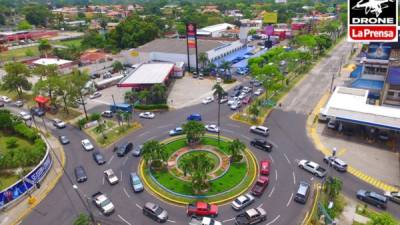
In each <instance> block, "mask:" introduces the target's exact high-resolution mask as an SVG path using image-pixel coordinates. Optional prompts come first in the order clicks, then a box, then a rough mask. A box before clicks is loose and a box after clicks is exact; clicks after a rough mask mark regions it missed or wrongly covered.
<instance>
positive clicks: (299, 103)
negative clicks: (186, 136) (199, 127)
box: [22, 44, 400, 225]
mask: <svg viewBox="0 0 400 225" xmlns="http://www.w3.org/2000/svg"><path fill="white" fill-rule="evenodd" d="M346 49H349V45H348V44H343V45H340V46H339V47H338V49H336V51H334V52H333V53H332V55H333V59H328V60H327V61H326V62H323V63H322V64H321V65H320V66H319V67H317V68H316V70H315V71H313V72H312V73H311V75H310V76H309V77H307V78H306V79H305V80H304V81H303V82H302V83H301V84H300V85H299V86H298V87H297V88H296V89H295V90H294V92H293V93H291V94H289V95H288V96H287V98H286V100H285V101H284V102H283V108H282V109H283V110H282V109H276V110H274V111H273V112H272V113H271V115H270V116H269V118H268V119H267V121H266V125H267V126H269V127H270V130H271V135H270V137H269V139H270V141H271V142H272V143H273V145H274V151H273V152H272V153H270V154H268V153H265V152H262V151H259V150H257V149H253V148H251V150H252V151H253V152H254V154H255V155H256V157H257V159H258V160H261V159H264V158H270V159H271V160H272V174H271V175H270V179H271V183H270V185H269V186H268V189H267V191H266V193H264V195H263V196H262V197H261V198H260V199H258V200H257V201H256V202H255V203H254V204H253V206H254V207H256V206H259V205H262V207H263V208H265V209H266V211H267V213H268V219H267V222H266V224H267V225H272V224H278V225H292V224H293V225H294V224H299V223H300V222H301V220H302V218H303V215H304V212H305V211H306V210H307V207H304V206H302V205H299V204H297V203H294V202H293V199H292V198H293V193H294V192H295V190H296V186H297V183H298V182H299V181H300V180H305V181H309V182H319V181H320V180H319V179H318V178H314V177H312V176H311V175H310V174H308V173H306V172H304V171H302V170H299V169H298V168H297V166H296V164H297V161H298V160H300V159H310V160H314V161H316V162H319V163H321V164H322V160H321V159H322V154H321V153H319V152H318V151H317V150H316V149H315V148H314V146H313V144H312V143H311V142H310V140H309V138H308V137H307V134H306V130H305V124H306V118H307V113H308V112H309V111H310V110H311V109H312V107H313V106H314V105H315V103H316V102H317V100H318V99H319V96H320V95H321V94H322V93H323V91H324V90H326V88H327V86H329V85H326V84H324V85H322V84H321V85H318V84H319V83H324V82H326V81H327V80H329V79H328V78H329V74H324V71H327V70H330V69H332V68H335V67H338V64H339V60H337V59H338V58H340V56H338V55H341V54H343V53H344V52H345V51H346ZM335 59H336V61H335ZM335 63H336V64H337V65H336V66H335V65H334V64H335ZM318 70H319V71H321V73H317V72H318ZM316 76H318V77H317V78H316ZM320 80H322V82H320ZM102 109H104V107H99V108H97V109H96V110H102ZM191 112H198V113H201V114H202V115H203V120H204V121H205V122H206V123H208V122H215V121H216V119H217V118H216V117H217V104H216V103H212V104H209V105H205V106H204V105H195V106H192V107H187V108H183V109H180V110H175V111H171V112H165V113H160V114H157V115H156V118H155V119H154V120H141V122H142V123H143V128H142V129H140V130H138V131H136V132H134V133H132V134H130V135H128V136H127V137H125V138H124V139H123V140H121V141H120V142H125V141H132V142H133V143H134V144H135V145H137V144H141V143H143V142H144V141H146V140H150V139H158V140H162V139H164V138H166V137H167V131H168V130H169V129H172V128H174V127H176V126H178V125H180V124H182V123H183V122H184V121H185V118H186V116H187V115H188V114H189V113H191ZM230 114H231V110H230V109H228V108H227V107H226V106H224V107H222V113H221V115H223V117H222V119H221V124H222V126H221V129H222V135H224V136H228V137H232V138H236V137H237V138H240V139H241V140H242V141H243V142H246V143H248V142H249V141H250V140H251V139H252V138H253V137H254V136H255V135H253V134H250V133H249V131H248V126H246V125H243V124H239V123H236V122H234V121H231V120H230V119H229V118H228V116H229V115H230ZM135 119H137V118H135ZM53 133H54V134H55V135H59V134H63V135H67V136H68V137H69V138H70V139H71V140H73V141H72V142H71V144H69V145H67V146H66V147H65V152H66V157H67V158H66V160H67V167H66V171H67V173H68V174H69V175H70V176H71V177H73V169H74V167H75V166H78V165H84V166H85V168H86V171H87V173H88V177H89V180H88V181H87V182H85V183H83V184H79V190H80V192H81V193H82V194H83V195H84V196H85V197H87V196H90V195H91V194H93V193H94V192H96V191H99V190H100V191H103V192H105V193H106V194H107V195H108V196H109V197H110V198H111V199H112V201H113V202H114V204H115V205H116V212H115V213H114V214H113V215H112V216H110V217H103V216H101V215H100V214H99V212H98V210H97V209H95V208H94V207H93V205H92V204H91V203H89V206H90V207H91V210H92V211H93V212H95V215H96V219H97V220H99V221H100V222H101V224H112V225H116V224H126V225H141V224H154V222H153V221H151V220H149V219H148V218H146V217H143V216H142V213H141V209H140V207H141V206H142V205H143V204H144V203H145V202H146V201H153V202H156V203H158V204H160V205H161V206H162V207H164V208H166V209H167V210H168V213H169V217H170V221H169V222H168V224H187V221H188V218H187V217H186V215H185V210H184V209H183V208H181V207H178V206H174V205H168V204H167V203H165V202H163V201H161V200H159V199H157V198H155V197H154V196H152V195H151V194H150V193H148V192H143V193H140V194H134V193H133V192H132V189H131V188H130V185H129V182H128V174H129V172H131V171H136V170H137V166H138V158H134V157H131V156H128V157H127V156H126V157H124V158H118V157H116V156H114V154H113V152H112V151H111V149H100V151H102V152H103V153H104V154H105V156H106V158H107V159H108V162H107V163H106V164H105V165H103V166H97V165H96V164H95V162H94V161H93V159H92V156H91V153H88V152H85V151H84V150H83V149H82V147H81V146H80V143H79V141H80V140H81V139H83V138H86V135H84V133H82V132H80V131H79V130H78V129H76V128H73V127H71V126H69V127H67V128H65V129H62V130H53ZM107 168H112V169H113V170H114V171H115V172H116V173H117V174H118V176H120V179H121V182H120V183H119V184H117V185H116V186H114V187H111V186H110V185H108V184H107V183H106V182H104V180H103V173H102V172H103V171H104V170H105V169H107ZM332 173H333V174H334V175H337V176H340V177H341V178H342V179H343V181H344V192H345V193H346V194H347V195H349V196H354V193H355V191H356V190H357V189H358V188H361V187H363V188H366V189H373V188H372V187H371V186H369V185H368V184H365V183H363V182H362V181H360V180H358V179H357V178H355V177H352V176H351V175H349V174H337V173H336V172H334V171H332ZM388 211H389V212H391V213H393V214H395V215H396V216H397V217H400V207H399V206H396V205H394V204H392V203H390V204H389V207H388ZM79 212H84V208H83V206H82V204H81V203H80V201H79V199H78V197H77V195H76V194H75V193H74V190H73V189H72V187H71V184H70V183H69V182H68V181H67V179H66V176H65V175H64V176H63V178H62V179H61V181H60V182H59V184H58V185H57V186H56V188H55V189H54V190H53V191H52V192H50V194H49V195H48V197H47V198H45V199H44V200H43V201H42V202H41V203H40V204H39V205H38V207H36V209H35V210H34V211H33V212H32V213H31V214H30V215H29V216H28V217H27V218H26V219H25V221H23V223H22V224H24V225H31V224H32V225H36V224H43V225H47V224H49V225H50V224H54V223H55V221H57V224H59V225H64V224H65V225H66V224H71V221H72V220H73V219H74V218H75V217H76V216H77V214H78V213H79ZM235 214H236V213H235V212H234V211H233V210H232V209H231V208H230V206H229V205H225V206H221V207H220V215H219V216H218V218H217V219H218V220H220V221H222V222H223V223H224V224H233V219H232V218H233V217H234V216H235Z"/></svg>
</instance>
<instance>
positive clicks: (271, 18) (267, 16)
mask: <svg viewBox="0 0 400 225" xmlns="http://www.w3.org/2000/svg"><path fill="white" fill-rule="evenodd" d="M263 22H264V23H265V24H272V23H277V22H278V13H277V12H265V13H264V19H263Z"/></svg>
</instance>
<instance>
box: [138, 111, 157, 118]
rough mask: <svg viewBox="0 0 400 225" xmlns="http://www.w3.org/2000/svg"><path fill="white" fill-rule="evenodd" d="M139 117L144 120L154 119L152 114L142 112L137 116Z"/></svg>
mask: <svg viewBox="0 0 400 225" xmlns="http://www.w3.org/2000/svg"><path fill="white" fill-rule="evenodd" d="M139 117H140V118H145V119H154V117H155V115H154V113H152V112H142V113H140V114H139Z"/></svg>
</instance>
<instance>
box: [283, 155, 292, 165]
mask: <svg viewBox="0 0 400 225" xmlns="http://www.w3.org/2000/svg"><path fill="white" fill-rule="evenodd" d="M283 156H285V158H286V160H287V162H288V163H289V164H290V165H292V163H291V162H290V160H289V158H288V157H287V155H286V153H283Z"/></svg>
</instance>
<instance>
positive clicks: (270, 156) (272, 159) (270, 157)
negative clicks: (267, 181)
mask: <svg viewBox="0 0 400 225" xmlns="http://www.w3.org/2000/svg"><path fill="white" fill-rule="evenodd" d="M268 157H269V159H270V160H271V162H272V163H274V161H275V160H274V158H272V155H270V154H268Z"/></svg>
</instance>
